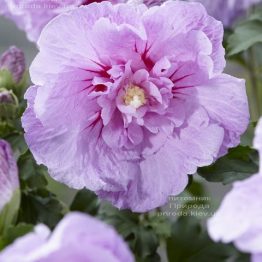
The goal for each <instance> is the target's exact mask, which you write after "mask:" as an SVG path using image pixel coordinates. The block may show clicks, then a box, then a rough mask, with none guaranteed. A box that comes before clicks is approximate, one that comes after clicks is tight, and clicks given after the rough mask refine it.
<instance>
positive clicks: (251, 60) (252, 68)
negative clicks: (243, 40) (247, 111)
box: [248, 48, 260, 120]
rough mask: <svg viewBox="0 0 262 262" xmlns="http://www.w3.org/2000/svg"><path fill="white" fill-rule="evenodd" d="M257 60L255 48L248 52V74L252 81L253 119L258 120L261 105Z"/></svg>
mask: <svg viewBox="0 0 262 262" xmlns="http://www.w3.org/2000/svg"><path fill="white" fill-rule="evenodd" d="M256 69H257V68H256V60H255V55H254V51H253V48H250V49H249V50H248V72H249V77H250V81H251V93H252V99H253V101H252V103H253V104H254V107H253V118H254V119H255V120H256V119H258V118H259V116H260V105H259V87H258V86H259V85H258V81H257V74H256Z"/></svg>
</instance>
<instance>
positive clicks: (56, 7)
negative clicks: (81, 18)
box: [0, 0, 122, 42]
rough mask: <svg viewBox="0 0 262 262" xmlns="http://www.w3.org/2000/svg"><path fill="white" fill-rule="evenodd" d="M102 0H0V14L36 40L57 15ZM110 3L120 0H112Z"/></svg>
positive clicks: (120, 0)
mask: <svg viewBox="0 0 262 262" xmlns="http://www.w3.org/2000/svg"><path fill="white" fill-rule="evenodd" d="M101 1H103V0H97V1H95V0H63V1H57V0H23V1H21V0H1V3H0V14H2V15H4V16H6V17H7V18H10V19H11V20H13V21H14V22H15V23H16V25H17V26H18V27H19V28H20V29H21V30H24V31H25V32H26V33H27V37H28V39H29V40H30V41H32V42H36V41H37V39H38V37H39V35H40V33H41V31H42V29H43V28H44V26H45V25H46V24H47V23H48V22H49V21H50V20H52V19H53V18H54V17H56V16H57V15H59V14H61V13H63V12H66V11H68V10H71V9H74V8H76V7H79V6H81V5H88V4H90V3H92V2H101ZM111 2H112V3H118V2H122V0H112V1H111Z"/></svg>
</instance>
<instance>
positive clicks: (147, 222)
mask: <svg viewBox="0 0 262 262" xmlns="http://www.w3.org/2000/svg"><path fill="white" fill-rule="evenodd" d="M99 217H100V218H101V219H102V220H104V221H106V222H107V223H108V224H111V225H113V226H114V227H115V228H116V230H117V231H118V232H119V233H120V234H121V235H122V236H123V238H124V239H125V240H126V241H127V242H128V244H129V246H130V248H131V249H132V251H133V253H134V254H135V256H136V261H138V262H147V261H159V260H158V259H159V256H158V254H157V249H158V247H159V244H160V236H159V235H158V234H157V233H156V231H155V229H156V220H154V219H153V218H154V216H152V217H151V216H150V215H149V214H141V215H140V214H136V213H132V212H131V211H128V210H118V209H117V208H114V207H112V206H110V205H109V204H105V203H103V205H102V206H101V208H100V210H99ZM158 221H160V220H158ZM162 226H163V225H162ZM150 259H152V260H150Z"/></svg>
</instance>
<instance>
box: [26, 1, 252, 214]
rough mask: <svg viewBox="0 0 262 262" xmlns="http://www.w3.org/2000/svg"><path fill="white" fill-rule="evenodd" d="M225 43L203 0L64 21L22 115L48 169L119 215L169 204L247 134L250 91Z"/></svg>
mask: <svg viewBox="0 0 262 262" xmlns="http://www.w3.org/2000/svg"><path fill="white" fill-rule="evenodd" d="M90 14H92V16H90ZM222 38H223V26H222V24H221V23H220V22H218V21H216V20H215V19H213V18H212V17H210V16H208V15H207V13H206V10H205V9H204V7H203V6H202V5H201V4H199V3H187V2H180V1H179V2H167V3H165V4H164V5H162V6H156V7H152V8H150V9H148V8H147V7H146V6H145V5H138V6H131V5H128V4H119V5H111V4H110V3H108V2H103V3H101V4H91V5H88V6H85V7H81V8H78V9H77V10H74V11H71V12H69V13H67V14H64V15H60V16H59V17H57V18H55V19H54V20H53V21H52V22H51V23H49V24H48V26H47V27H46V28H45V29H44V30H43V32H42V34H41V36H40V40H39V42H38V45H39V48H40V52H39V54H38V56H37V57H36V59H35V60H34V62H33V64H32V66H31V70H30V71H31V78H32V81H33V83H34V84H35V85H34V86H32V87H31V88H30V89H29V90H28V91H27V93H26V99H27V100H28V108H27V110H26V112H25V114H24V116H23V119H22V122H23V127H24V129H25V132H26V134H25V137H26V141H27V143H28V145H29V147H30V149H31V151H32V153H33V154H34V156H35V158H36V160H37V162H38V163H39V164H44V165H46V166H47V167H48V168H49V172H50V175H51V176H52V177H53V178H54V179H56V180H58V181H60V182H63V183H66V184H67V185H68V186H70V187H73V188H77V189H80V188H83V187H87V188H89V189H90V190H93V191H95V192H96V193H97V194H98V195H99V196H100V197H101V198H104V199H107V200H110V201H111V202H112V203H113V204H114V205H116V206H117V207H119V208H130V209H132V210H134V211H142V212H143V211H147V210H150V209H153V208H155V207H158V206H161V205H163V204H164V203H165V202H166V201H167V199H168V196H169V195H177V194H179V193H180V192H181V191H183V190H184V188H185V187H186V185H187V182H188V176H187V174H194V173H195V172H196V169H197V167H199V166H205V165H209V164H211V163H212V162H213V161H214V160H215V159H216V158H217V157H219V156H221V155H223V154H225V153H226V152H227V148H229V147H234V146H236V145H237V144H238V143H239V136H240V135H241V134H242V133H243V132H244V130H245V129H246V127H247V124H248V119H249V113H248V104H247V97H246V93H245V83H244V81H243V80H240V79H237V78H234V77H231V76H229V75H226V74H223V73H222V70H223V69H224V66H225V60H224V49H223V47H222Z"/></svg>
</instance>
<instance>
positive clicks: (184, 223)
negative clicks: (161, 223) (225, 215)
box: [167, 217, 240, 262]
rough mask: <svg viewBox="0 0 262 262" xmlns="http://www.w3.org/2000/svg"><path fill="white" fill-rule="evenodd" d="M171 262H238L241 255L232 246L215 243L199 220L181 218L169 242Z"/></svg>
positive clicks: (168, 252) (173, 226) (174, 227)
mask: <svg viewBox="0 0 262 262" xmlns="http://www.w3.org/2000/svg"><path fill="white" fill-rule="evenodd" d="M167 255H168V260H169V261H170V262H182V261H183V262H210V261H211V260H212V262H224V261H227V259H229V258H231V259H232V258H233V260H230V261H238V260H235V259H234V258H236V257H240V253H239V252H238V251H237V250H236V249H235V248H234V247H233V246H232V245H225V244H222V243H214V242H212V240H211V239H210V238H209V236H208V234H207V232H206V231H205V230H204V228H203V226H201V223H200V221H199V220H198V219H196V218H193V217H181V218H179V219H178V220H177V221H176V222H174V223H173V225H172V236H171V237H170V238H169V239H168V240H167Z"/></svg>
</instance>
